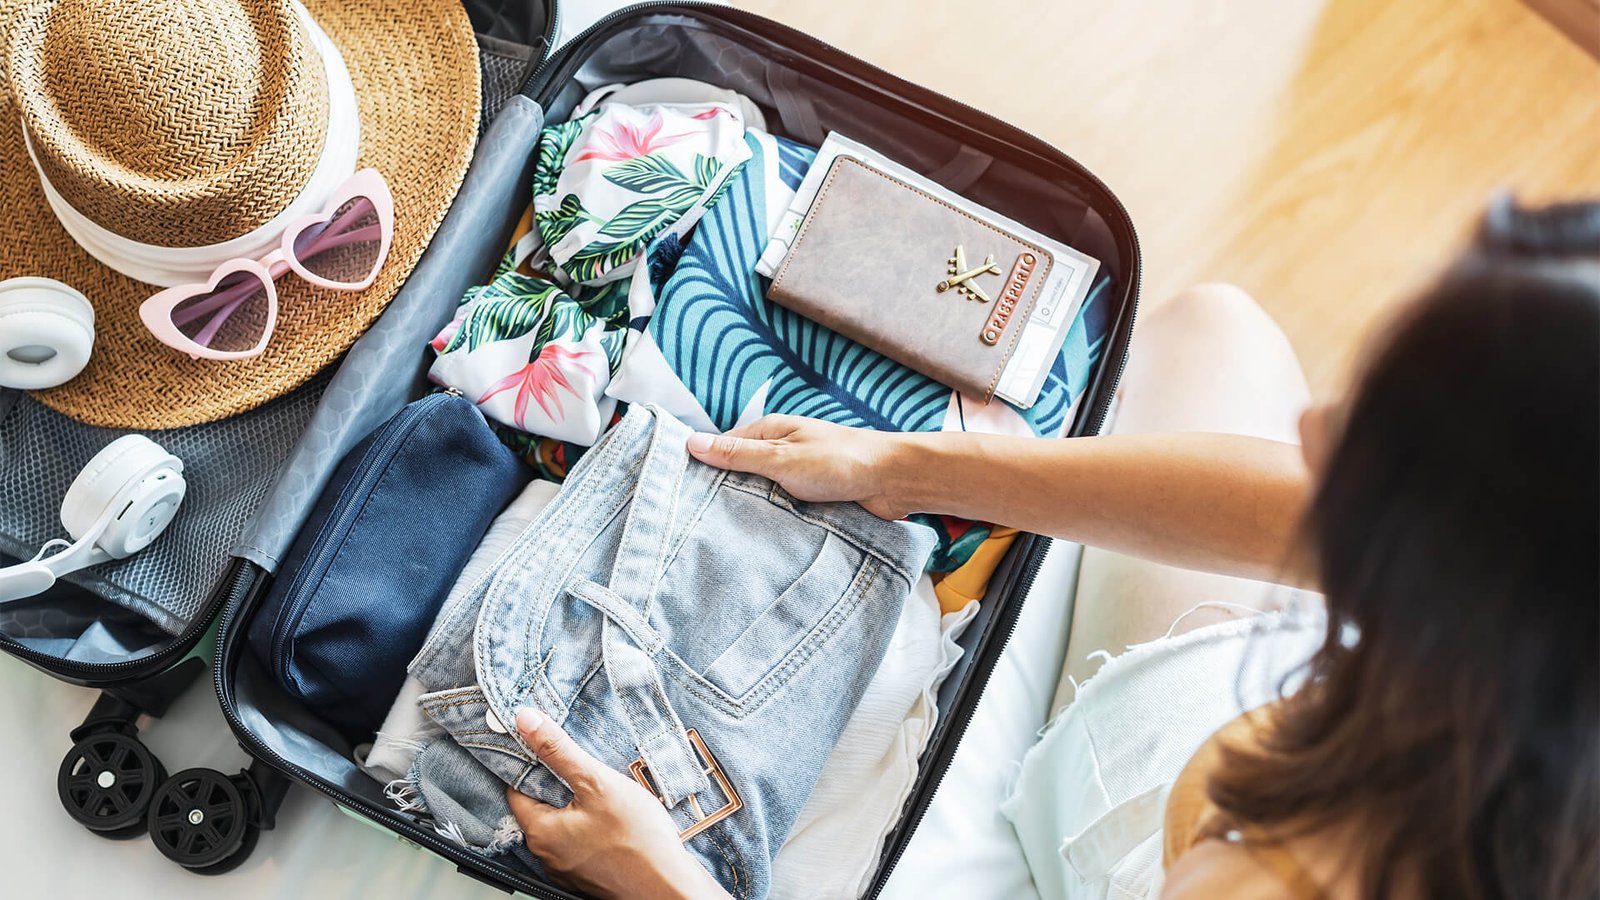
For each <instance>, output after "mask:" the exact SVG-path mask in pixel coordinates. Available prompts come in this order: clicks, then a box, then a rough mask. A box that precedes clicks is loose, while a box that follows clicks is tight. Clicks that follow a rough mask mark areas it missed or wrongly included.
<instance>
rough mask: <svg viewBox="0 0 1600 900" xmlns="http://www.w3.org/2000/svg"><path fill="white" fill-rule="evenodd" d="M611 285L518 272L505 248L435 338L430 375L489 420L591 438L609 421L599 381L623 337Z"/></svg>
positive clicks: (607, 375) (608, 372)
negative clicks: (565, 284)
mask: <svg viewBox="0 0 1600 900" xmlns="http://www.w3.org/2000/svg"><path fill="white" fill-rule="evenodd" d="M608 288H609V286H606V287H600V288H586V289H585V288H578V289H574V290H573V291H572V292H571V293H569V292H567V291H565V290H563V289H561V288H560V287H558V286H556V285H555V284H554V283H552V282H550V281H548V280H546V279H543V278H539V277H537V276H530V275H525V274H523V273H521V272H519V271H516V269H515V265H514V260H513V258H512V255H511V254H508V255H507V258H506V260H505V261H504V262H502V263H501V271H500V273H499V274H498V275H496V276H495V278H494V280H493V281H491V282H490V283H488V284H486V285H483V286H482V287H478V288H474V289H473V290H472V291H470V292H469V293H468V294H467V298H466V300H465V302H463V303H462V305H461V306H460V307H459V308H458V309H457V310H456V316H455V318H454V320H452V321H451V322H450V324H449V325H447V326H445V328H444V330H443V331H441V332H439V334H438V336H436V337H435V338H434V339H433V349H434V351H435V352H436V353H438V354H439V357H438V359H436V360H434V363H433V366H432V367H431V368H429V370H428V377H429V378H431V379H432V380H433V381H434V382H436V383H438V384H440V385H443V386H445V387H448V388H452V389H454V390H456V391H459V392H460V393H461V394H462V395H463V396H465V397H466V398H467V399H468V400H471V401H473V402H474V403H476V404H477V405H478V408H479V409H481V410H483V413H484V415H485V416H486V417H488V418H489V419H490V420H491V421H493V422H497V423H499V424H501V425H504V426H507V427H509V428H513V429H516V430H517V431H521V432H527V433H530V434H538V435H545V436H549V437H554V438H558V439H560V440H564V441H574V442H578V443H583V444H591V443H593V442H594V441H596V440H598V439H599V437H600V434H601V433H602V432H603V431H604V430H605V428H606V426H608V425H609V424H610V423H611V413H612V411H613V410H614V409H615V407H616V401H615V400H612V399H610V398H608V397H606V396H605V389H606V387H607V385H609V384H610V383H611V376H612V374H613V373H614V372H615V371H616V369H617V367H618V366H619V365H620V364H621V362H622V349H623V345H624V342H625V340H626V335H627V331H626V324H627V323H626V316H627V307H626V306H625V305H621V304H619V303H618V299H617V296H616V294H617V291H615V290H612V289H608Z"/></svg>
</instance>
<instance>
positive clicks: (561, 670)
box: [396, 406, 933, 897]
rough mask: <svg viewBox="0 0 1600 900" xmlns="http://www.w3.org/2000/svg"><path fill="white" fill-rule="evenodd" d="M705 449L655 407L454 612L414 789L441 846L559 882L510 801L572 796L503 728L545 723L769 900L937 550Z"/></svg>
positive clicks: (421, 661)
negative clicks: (530, 843)
mask: <svg viewBox="0 0 1600 900" xmlns="http://www.w3.org/2000/svg"><path fill="white" fill-rule="evenodd" d="M689 434H690V432H689V430H688V428H687V427H686V426H684V425H683V424H682V423H680V422H677V421H676V420H674V419H672V418H671V417H670V416H667V415H665V414H664V413H663V412H661V411H660V410H659V409H657V408H655V407H650V406H636V407H634V408H633V410H632V411H631V412H630V413H629V415H628V416H627V417H626V418H624V419H623V421H622V422H621V423H619V424H618V425H617V426H616V427H615V428H613V429H612V430H611V431H610V432H609V433H608V434H607V436H606V438H605V439H604V440H603V441H602V442H601V443H600V444H599V445H597V446H596V448H595V450H594V452H592V453H591V454H589V455H588V456H586V457H585V458H584V460H583V462H582V463H581V464H580V465H579V466H578V467H577V468H576V469H575V470H574V472H573V475H572V477H571V478H569V479H568V481H567V482H566V484H565V485H564V486H563V488H562V490H561V491H560V493H559V494H557V496H556V498H555V499H554V501H553V502H552V503H550V505H548V506H547V507H546V508H545V509H544V510H543V511H542V512H541V513H540V514H539V516H538V518H537V519H535V520H534V521H533V522H532V523H530V524H529V525H528V526H527V527H526V528H525V529H524V530H523V531H522V532H521V533H520V534H519V535H518V536H517V537H516V538H515V539H514V540H513V541H512V543H511V545H510V546H509V547H508V548H507V549H506V550H504V551H503V552H501V553H500V555H499V556H498V558H497V559H496V560H495V562H493V563H492V564H491V565H490V566H489V568H488V570H487V571H485V572H484V573H483V574H481V575H479V576H478V577H477V578H476V579H474V581H473V582H472V584H471V586H470V587H468V588H465V589H463V590H461V591H459V592H452V599H451V601H450V602H449V604H448V605H447V606H446V607H444V610H443V611H444V615H443V616H441V617H440V618H439V619H438V620H437V621H436V622H435V625H434V628H433V631H432V633H431V634H430V636H429V638H428V640H427V642H426V644H425V645H424V646H423V648H422V651H421V653H420V654H419V655H418V656H417V658H416V660H415V661H414V662H413V663H412V666H411V674H412V676H413V677H414V678H415V679H416V681H417V682H419V683H420V684H421V685H422V687H423V688H425V689H426V690H427V693H424V694H423V695H422V696H421V697H420V698H418V702H419V704H420V706H421V708H422V710H423V712H424V713H425V714H426V715H427V717H428V719H430V720H431V722H432V726H436V727H430V728H429V729H428V730H427V733H428V734H430V735H432V737H431V738H430V739H427V740H425V741H420V742H419V744H420V749H419V751H418V752H417V754H416V756H415V758H414V760H413V762H412V763H411V765H410V767H409V769H408V771H407V773H406V776H405V778H404V779H403V780H402V782H401V784H400V786H399V787H397V788H396V794H397V796H399V797H400V798H401V799H403V800H404V801H405V803H406V804H407V805H408V806H409V807H410V808H411V809H413V810H415V811H418V812H423V813H426V814H428V815H430V816H432V817H433V818H434V820H435V823H436V825H437V826H438V827H439V828H440V830H441V832H442V833H444V834H447V835H450V836H452V837H454V838H456V839H458V840H460V841H462V842H463V843H464V844H466V845H467V846H469V847H472V848H474V849H477V850H479V851H482V852H485V853H489V854H510V855H511V856H512V857H513V858H519V859H521V860H522V861H523V862H525V863H526V864H528V865H529V867H530V868H532V869H533V870H534V871H536V872H537V871H538V865H537V862H536V861H535V860H533V859H531V858H529V857H528V856H527V854H526V849H525V848H524V847H523V846H522V844H521V842H520V840H518V837H519V836H518V835H517V833H516V831H515V826H514V822H513V820H511V819H510V818H509V814H510V812H509V807H508V806H507V804H506V800H505V785H507V784H509V785H511V786H513V787H515V788H516V789H517V790H519V791H522V792H523V793H526V794H529V795H531V796H534V797H537V798H540V799H542V800H544V801H545V802H548V803H551V804H553V805H557V806H560V805H564V804H565V803H566V802H567V801H568V800H569V799H570V796H571V795H570V793H569V792H568V791H567V788H566V786H565V785H564V784H562V783H561V782H560V781H559V779H557V778H555V776H554V775H553V774H551V773H550V772H549V770H548V769H545V768H544V767H543V766H539V765H536V764H535V760H534V758H533V756H532V754H530V753H529V752H528V750H527V748H526V747H524V746H523V744H522V742H521V740H520V738H518V737H517V736H516V735H515V734H514V733H511V732H510V729H508V728H506V727H505V725H504V724H503V723H506V722H512V721H514V719H515V716H516V712H517V710H519V709H521V708H523V707H535V708H537V709H539V710H540V711H541V712H543V713H544V714H545V715H547V716H549V717H551V718H552V719H553V720H555V721H558V722H565V723H566V728H567V731H568V733H569V734H571V735H572V737H573V739H574V740H575V741H577V742H578V744H579V745H581V746H583V747H584V748H585V749H586V750H588V751H589V752H590V753H591V754H593V755H594V756H595V757H596V758H598V759H600V760H601V761H602V762H604V763H606V764H608V765H610V766H611V767H613V768H616V769H618V770H620V771H629V770H630V769H634V770H637V771H636V775H638V777H641V780H642V781H648V784H649V786H650V787H651V788H652V789H653V790H654V791H655V792H656V793H657V795H658V796H660V797H661V799H662V800H663V802H664V803H665V804H666V805H667V807H668V809H669V810H670V811H671V812H672V813H673V816H674V818H675V819H676V820H678V824H679V827H680V828H682V829H685V830H689V829H693V828H695V827H696V826H703V828H704V830H703V832H702V833H701V836H698V837H696V836H691V837H690V838H689V839H688V840H687V843H686V846H687V847H688V848H689V849H690V851H691V852H692V853H694V854H696V855H697V856H699V857H700V859H701V861H702V862H703V863H705V864H706V866H707V868H708V869H709V870H710V871H712V873H713V874H714V875H716V876H717V877H718V878H719V880H722V881H723V882H724V886H725V887H727V888H728V889H729V890H730V891H735V892H736V893H737V894H739V895H741V896H755V897H759V896H764V895H765V893H766V885H767V884H768V883H769V881H770V873H771V868H772V865H773V858H774V857H775V856H776V855H777V853H778V851H779V848H780V847H781V846H782V844H783V842H784V841H785V839H786V838H787V837H788V835H789V832H790V831H791V829H792V828H793V826H794V824H795V822H796V820H797V819H798V817H799V815H800V813H801V810H802V808H803V807H804V805H805V802H806V799H807V797H808V796H809V795H810V794H811V792H812V789H813V787H814V786H815V785H816V782H817V778H818V777H819V776H820V774H821V773H822V770H823V767H824V764H825V763H826V761H827V760H828V758H829V756H830V755H831V754H833V753H834V752H835V748H836V745H837V744H838V743H839V740H840V738H841V736H842V735H844V734H845V731H846V726H847V724H848V723H849V721H850V719H851V716H852V714H853V713H854V711H855V710H856V708H857V705H858V703H859V702H860V700H861V699H862V697H863V696H865V695H866V694H867V693H868V689H869V686H870V684H871V683H872V681H873V676H874V674H875V673H876V672H877V671H878V669H879V664H880V662H881V661H882V660H883V659H884V657H885V656H886V654H887V653H888V651H889V648H890V646H891V644H892V642H893V638H894V634H895V627H896V625H897V624H898V622H899V621H900V619H901V613H902V609H903V606H904V604H905V601H906V598H907V597H908V596H909V595H910V594H911V592H912V587H913V585H915V584H916V583H917V581H918V579H919V577H920V569H921V564H922V561H923V559H925V558H926V555H927V552H928V550H929V549H930V547H931V544H932V535H931V534H930V533H929V532H928V531H927V529H925V528H922V527H920V526H917V525H914V524H910V523H905V522H886V521H883V520H881V519H878V518H877V517H875V516H873V515H872V514H871V513H868V512H867V511H866V510H864V509H862V508H861V507H859V506H856V505H855V504H816V503H804V502H801V501H797V500H795V499H794V498H792V497H790V496H788V495H787V494H785V493H783V492H782V491H781V489H779V488H778V487H777V486H776V485H774V484H773V483H772V482H770V481H767V480H765V479H762V478H759V477H757V476H751V475H743V474H738V473H727V472H723V471H720V470H717V469H713V468H711V467H709V466H705V465H703V464H700V463H698V462H696V461H694V460H692V459H690V458H689V456H688V451H687V449H686V448H685V446H684V445H685V442H686V440H687V438H688V436H689ZM745 535H759V537H745ZM735 582H737V583H739V584H740V585H741V590H738V591H730V590H717V589H715V588H718V587H725V586H726V585H728V584H731V583H735ZM708 597H716V598H717V599H716V601H715V603H716V612H717V614H716V615H715V616H707V615H706V612H707V609H706V604H707V599H706V598H708ZM928 656H929V657H930V658H931V657H932V656H933V654H931V653H930V654H928ZM913 693H914V694H917V695H918V696H920V692H919V691H914V692H913ZM904 713H905V711H904V710H902V714H901V718H902V719H903V718H904ZM893 721H894V722H895V724H898V722H899V720H898V719H897V720H893ZM876 730H878V731H883V730H886V729H884V728H883V727H882V726H879V728H878V729H876ZM893 730H894V731H898V728H895V729H893ZM412 739H413V740H415V739H416V738H415V736H413V738H412ZM919 749H920V748H919ZM640 772H648V776H647V777H646V776H643V775H639V773H640ZM708 772H713V773H715V774H714V775H708ZM686 801H689V802H686ZM713 810H717V811H720V812H721V813H723V814H724V815H718V814H717V813H712V812H710V811H713Z"/></svg>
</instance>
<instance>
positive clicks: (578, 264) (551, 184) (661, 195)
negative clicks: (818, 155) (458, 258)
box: [429, 102, 750, 446]
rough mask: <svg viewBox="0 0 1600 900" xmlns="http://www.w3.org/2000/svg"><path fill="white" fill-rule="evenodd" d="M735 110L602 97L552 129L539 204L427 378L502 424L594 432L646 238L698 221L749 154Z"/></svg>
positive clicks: (604, 413)
mask: <svg viewBox="0 0 1600 900" xmlns="http://www.w3.org/2000/svg"><path fill="white" fill-rule="evenodd" d="M739 108H740V106H739V105H738V104H727V103H698V104H656V105H650V106H639V107H634V106H629V105H626V104H621V103H605V102H602V103H601V104H600V105H599V106H598V107H596V108H595V109H593V110H592V111H590V112H587V113H585V114H583V115H581V116H579V117H577V118H574V119H573V120H571V121H569V122H563V123H561V124H558V125H552V126H550V127H548V128H546V129H544V131H543V132H542V133H541V134H540V139H539V148H538V151H537V158H536V160H535V166H534V176H533V195H534V196H533V201H532V205H531V207H530V212H529V214H528V216H526V217H525V218H524V222H523V225H522V227H521V228H520V229H519V232H520V233H519V235H518V236H517V238H516V239H515V240H514V242H513V244H512V247H511V249H510V250H509V251H508V252H507V253H506V256H505V257H504V259H502V260H501V263H500V266H499V267H498V268H497V269H496V271H495V273H494V276H493V277H492V279H491V280H490V281H489V283H488V284H485V285H482V286H479V287H475V288H473V289H472V290H470V291H468V292H467V295H466V296H465V297H463V298H462V302H461V306H460V307H459V308H458V309H457V311H456V316H455V318H454V320H453V321H452V322H451V323H450V324H449V325H448V326H446V327H445V329H444V330H443V331H441V332H440V333H439V335H438V336H437V337H435V339H434V341H433V349H434V351H435V352H436V353H437V354H438V358H437V359H436V360H435V361H434V364H433V366H432V367H431V368H430V369H429V376H430V377H431V378H432V379H433V380H434V381H435V382H437V383H438V384H440V385H443V386H445V387H448V388H451V389H453V390H456V391H459V392H460V393H461V394H462V395H463V396H465V397H466V398H467V399H469V400H472V401H473V402H474V403H476V404H477V405H478V407H479V408H480V409H482V410H483V412H484V415H485V416H487V417H488V418H489V419H490V421H491V422H494V423H497V424H498V425H500V426H503V427H504V428H506V429H510V430H512V431H514V432H518V433H525V434H528V435H537V436H540V437H547V438H552V439H554V440H557V441H560V442H570V443H572V444H576V445H583V446H586V445H589V444H592V443H594V442H595V441H596V440H598V439H599V438H600V435H601V433H602V432H603V431H604V430H605V428H606V427H607V426H608V425H609V424H610V423H611V420H612V416H613V414H614V412H615V409H616V406H617V402H616V401H615V400H614V399H612V398H610V397H607V396H606V394H605V390H606V388H607V386H608V385H609V384H610V381H611V378H612V376H613V375H615V373H616V372H617V369H618V367H619V366H620V365H621V361H622V352H623V347H624V345H625V343H626V341H627V334H628V331H627V320H628V314H629V309H628V281H627V280H626V279H625V278H624V277H623V276H625V275H627V273H628V272H630V271H631V270H632V269H633V268H634V267H635V265H636V262H637V259H638V257H639V255H640V253H641V251H642V250H643V249H644V248H645V247H646V246H649V245H650V244H652V243H660V242H662V241H665V240H668V239H676V237H677V236H678V235H681V234H682V233H683V232H684V231H686V230H687V229H688V228H690V227H692V226H693V224H694V221H695V220H696V219H698V217H699V216H700V214H701V213H702V212H703V211H704V209H705V207H706V206H707V205H709V204H710V203H712V202H713V201H714V200H715V198H716V197H717V196H718V194H719V192H720V191H721V189H723V188H724V187H725V186H726V184H727V182H728V180H729V179H730V177H731V176H732V174H733V172H734V171H736V170H737V169H738V168H739V166H741V165H742V164H743V163H744V161H745V160H746V159H748V158H749V154H750V151H749V148H748V146H747V145H746V144H745V142H744V131H745V127H744V124H743V121H742V118H741V115H740V113H739V112H738V109H739Z"/></svg>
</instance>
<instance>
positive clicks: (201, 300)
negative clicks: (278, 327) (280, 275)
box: [172, 272, 270, 353]
mask: <svg viewBox="0 0 1600 900" xmlns="http://www.w3.org/2000/svg"><path fill="white" fill-rule="evenodd" d="M269 310H270V305H269V304H268V302H267V288H266V285H264V284H262V282H261V279H260V278H258V277H256V276H255V275H253V274H251V273H249V272H234V273H233V274H231V275H229V276H227V277H226V278H224V279H222V280H221V281H219V282H217V286H216V287H215V288H213V289H212V290H210V291H208V292H207V293H204V294H196V295H195V296H193V297H189V298H187V299H185V300H184V301H183V302H182V303H179V304H178V305H177V306H175V307H173V309H172V324H174V325H176V326H178V330H179V331H181V332H183V335H184V337H187V338H188V339H189V340H191V341H194V342H195V343H196V344H199V345H200V346H202V347H209V348H210V349H212V350H220V351H222V352H224V353H242V352H244V351H246V350H252V349H254V348H255V347H256V345H258V344H260V343H261V335H262V333H263V332H265V331H266V327H267V315H268V312H269Z"/></svg>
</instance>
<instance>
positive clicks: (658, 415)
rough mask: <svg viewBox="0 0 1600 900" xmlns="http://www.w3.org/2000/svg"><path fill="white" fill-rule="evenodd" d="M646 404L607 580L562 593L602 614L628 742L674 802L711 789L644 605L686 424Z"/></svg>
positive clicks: (683, 459) (683, 461)
mask: <svg viewBox="0 0 1600 900" xmlns="http://www.w3.org/2000/svg"><path fill="white" fill-rule="evenodd" d="M649 410H650V413H651V414H652V415H653V416H655V419H656V423H655V430H654V432H653V433H652V434H651V436H650V449H649V450H648V451H646V454H645V459H644V465H643V467H642V469H641V471H640V473H639V480H638V483H637V486H636V487H635V489H634V493H633V497H632V499H631V500H630V502H629V507H628V517H627V520H626V521H625V522H624V523H623V526H622V538H621V541H620V542H619V544H618V547H617V558H616V562H615V563H614V564H613V565H612V568H611V585H610V586H609V588H608V587H604V586H601V585H598V584H595V583H594V582H592V581H580V582H577V583H575V584H573V585H572V586H571V587H570V588H569V589H568V593H569V594H570V595H572V596H573V597H576V598H577V599H579V600H582V601H584V602H585V603H588V604H589V605H591V606H593V607H594V608H595V609H597V610H599V611H600V613H602V614H603V615H604V616H605V623H604V625H602V627H601V655H602V658H603V660H604V664H605V672H606V679H607V681H609V682H610V684H611V689H612V691H614V692H615V693H616V695H617V697H618V699H619V700H621V701H622V708H623V710H624V711H625V712H626V717H627V720H628V728H629V730H630V731H631V732H632V733H633V738H634V744H635V746H637V747H638V748H639V755H640V757H641V758H642V759H643V760H644V761H645V763H646V764H647V765H648V766H649V767H650V771H651V773H652V776H653V778H654V780H655V783H656V787H657V789H658V792H659V793H660V796H661V799H662V801H663V802H665V803H666V804H667V806H668V807H675V806H677V805H678V804H679V803H680V802H681V801H683V800H684V799H685V798H687V797H690V796H692V795H694V794H697V793H701V792H703V791H710V790H711V782H710V781H709V780H708V779H707V778H706V774H705V770H704V768H703V766H702V765H701V763H700V762H699V761H698V757H697V756H696V754H695V751H694V748H693V746H692V745H690V743H689V738H688V735H687V734H686V733H685V729H684V725H683V722H682V721H680V720H679V719H678V714H677V712H676V711H674V710H673V709H672V707H671V705H669V704H668V703H667V700H666V691H665V690H664V689H663V687H662V684H661V674H660V672H659V671H658V670H657V669H656V664H655V660H654V659H653V657H654V656H655V654H656V653H657V652H659V651H660V650H661V644H662V641H661V638H660V636H659V635H658V634H657V633H656V631H655V629H654V628H653V627H651V625H650V604H651V602H652V601H653V600H654V598H655V593H656V587H657V585H658V584H659V583H660V580H661V573H662V571H663V570H664V569H665V567H666V563H667V553H668V549H669V540H670V538H671V535H672V526H673V522H674V519H675V518H676V514H677V506H678V493H679V490H680V489H681V486H682V481H683V475H684V472H685V471H686V470H687V468H688V464H689V453H688V449H687V446H686V442H687V441H688V437H689V429H688V427H687V426H685V425H683V424H682V423H680V422H678V420H676V419H674V418H672V417H671V416H668V415H664V414H663V413H662V412H661V411H660V410H659V409H656V408H655V407H649Z"/></svg>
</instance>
